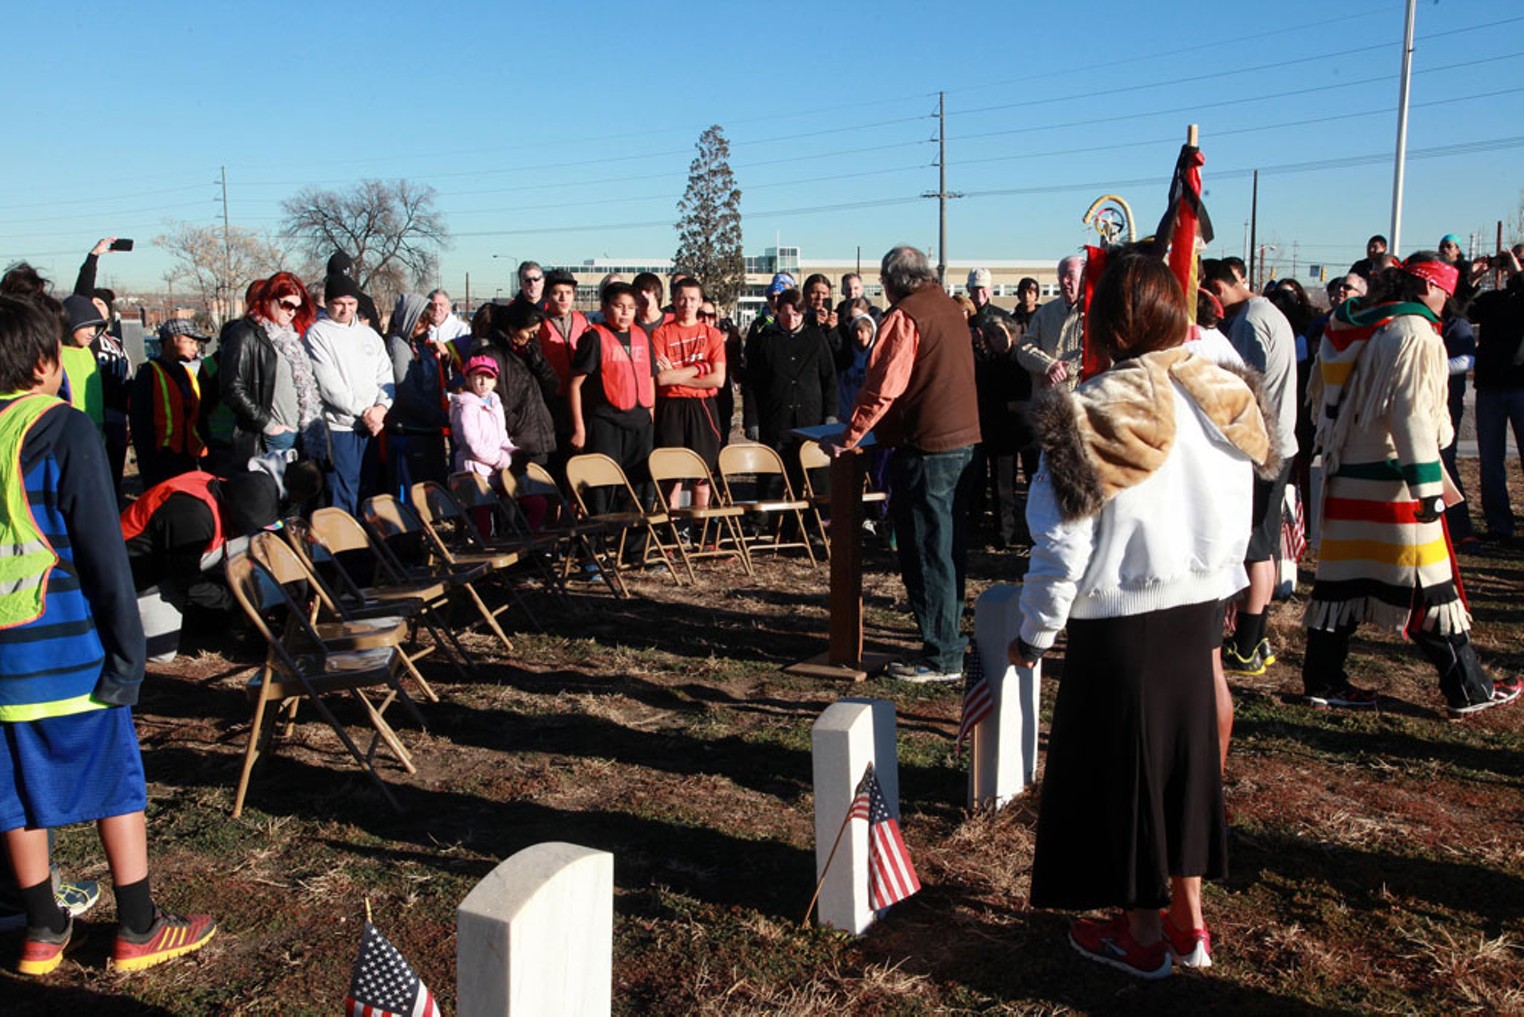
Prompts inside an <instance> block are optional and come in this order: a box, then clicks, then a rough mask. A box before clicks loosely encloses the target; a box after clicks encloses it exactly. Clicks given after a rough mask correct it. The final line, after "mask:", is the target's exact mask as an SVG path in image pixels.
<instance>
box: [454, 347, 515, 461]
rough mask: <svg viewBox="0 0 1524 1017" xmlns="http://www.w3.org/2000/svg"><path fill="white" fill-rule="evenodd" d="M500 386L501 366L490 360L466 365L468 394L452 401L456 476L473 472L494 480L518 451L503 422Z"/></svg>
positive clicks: (485, 358) (475, 360)
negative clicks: (494, 476) (496, 388)
mask: <svg viewBox="0 0 1524 1017" xmlns="http://www.w3.org/2000/svg"><path fill="white" fill-rule="evenodd" d="M496 385H497V362H496V361H494V360H493V359H492V358H491V357H488V356H476V357H472V358H471V359H470V361H469V362H468V363H467V364H466V391H464V392H459V393H456V394H455V395H452V396H451V397H450V429H451V431H452V432H453V433H454V435H455V470H456V472H460V471H462V470H471V471H472V472H474V473H480V474H481V475H482V476H484V477H491V476H493V475H494V474H496V473H497V471H498V470H502V469H506V468H507V467H508V464H509V462H510V461H511V458H512V455H513V453H514V452H515V451H517V448H518V446H516V445H514V443H513V439H511V438H509V437H508V425H507V424H505V423H504V422H503V403H502V400H500V399H499V398H498V397H497V392H496V391H494V388H495V387H496Z"/></svg>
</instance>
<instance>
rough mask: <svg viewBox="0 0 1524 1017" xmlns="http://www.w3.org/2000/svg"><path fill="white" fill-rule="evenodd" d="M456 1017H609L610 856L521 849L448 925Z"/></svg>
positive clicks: (557, 847)
mask: <svg viewBox="0 0 1524 1017" xmlns="http://www.w3.org/2000/svg"><path fill="white" fill-rule="evenodd" d="M455 930H456V946H455V963H456V976H455V984H456V999H457V1003H456V1006H457V1008H458V1011H459V1014H460V1017H608V1014H609V1013H610V1011H611V992H612V988H613V952H614V856H613V855H611V854H609V853H608V852H607V851H594V850H593V849H591V848H585V847H579V846H578V845H576V844H563V843H547V844H536V845H534V846H533V847H527V848H525V849H524V850H522V851H520V852H519V853H518V854H516V855H514V856H513V857H512V858H509V859H508V860H507V861H504V862H502V863H501V864H500V865H498V867H497V868H495V869H493V870H492V871H491V872H490V873H488V875H487V877H486V878H485V879H483V880H482V881H481V882H480V883H477V884H476V886H475V887H474V888H473V889H472V890H471V892H470V893H469V894H467V895H466V899H465V900H463V901H461V903H460V907H459V909H458V910H457V911H456V916H455Z"/></svg>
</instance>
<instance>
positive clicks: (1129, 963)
mask: <svg viewBox="0 0 1524 1017" xmlns="http://www.w3.org/2000/svg"><path fill="white" fill-rule="evenodd" d="M1069 943H1070V945H1072V946H1073V947H1074V948H1075V949H1076V950H1078V951H1079V952H1080V953H1082V954H1084V955H1085V956H1086V957H1089V958H1090V959H1091V960H1094V961H1100V962H1101V963H1102V964H1107V965H1110V966H1111V967H1114V968H1116V969H1117V970H1118V971H1125V972H1127V973H1128V974H1129V975H1133V976H1134V977H1137V978H1168V977H1169V976H1170V972H1171V971H1172V968H1171V967H1170V957H1169V950H1168V949H1167V948H1166V947H1165V945H1164V940H1163V939H1160V940H1159V942H1157V943H1155V944H1154V945H1153V946H1144V945H1142V944H1141V943H1139V942H1138V941H1137V940H1136V939H1133V938H1132V932H1131V931H1129V930H1128V928H1127V916H1126V915H1124V914H1122V913H1121V912H1117V916H1116V917H1115V918H1113V919H1111V921H1109V922H1100V921H1096V920H1095V919H1091V918H1081V919H1080V920H1079V921H1077V922H1075V923H1074V924H1073V925H1071V926H1069Z"/></svg>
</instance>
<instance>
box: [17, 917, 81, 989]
mask: <svg viewBox="0 0 1524 1017" xmlns="http://www.w3.org/2000/svg"><path fill="white" fill-rule="evenodd" d="M73 935H74V919H73V918H70V919H69V921H68V924H66V925H65V926H64V930H63V931H62V932H54V931H53V930H52V929H30V928H29V929H27V930H26V939H24V940H22V941H21V960H20V961H19V962H17V964H16V970H17V971H19V972H21V973H22V974H23V975H46V974H51V973H52V972H53V971H55V970H56V969H57V968H58V965H60V964H62V963H63V957H64V950H65V949H66V948H67V947H68V945H69V940H70V939H71V938H72V937H73Z"/></svg>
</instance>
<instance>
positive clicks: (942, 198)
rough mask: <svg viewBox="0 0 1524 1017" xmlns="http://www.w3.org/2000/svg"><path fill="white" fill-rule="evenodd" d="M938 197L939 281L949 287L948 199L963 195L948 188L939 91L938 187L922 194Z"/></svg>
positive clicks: (943, 111)
mask: <svg viewBox="0 0 1524 1017" xmlns="http://www.w3.org/2000/svg"><path fill="white" fill-rule="evenodd" d="M921 197H923V198H936V199H937V281H938V282H939V283H941V284H942V288H943V289H946V288H947V199H948V198H961V197H963V195H961V194H956V193H950V192H949V191H948V190H947V93H945V92H938V93H937V189H936V191H935V192H932V193H928V194H923V195H921Z"/></svg>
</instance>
